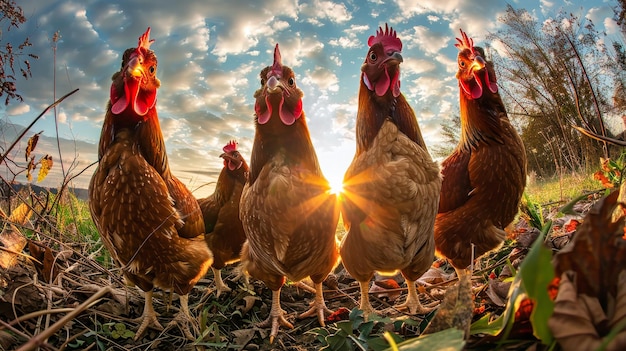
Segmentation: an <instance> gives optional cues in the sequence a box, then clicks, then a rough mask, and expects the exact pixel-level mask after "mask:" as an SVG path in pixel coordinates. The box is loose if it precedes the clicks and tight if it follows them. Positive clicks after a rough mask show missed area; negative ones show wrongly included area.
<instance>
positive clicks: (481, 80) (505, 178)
mask: <svg viewBox="0 0 626 351" xmlns="http://www.w3.org/2000/svg"><path fill="white" fill-rule="evenodd" d="M461 37H462V38H461V39H458V38H457V41H458V43H457V44H456V47H457V48H458V49H459V50H460V52H459V54H458V72H457V74H456V77H457V79H458V81H459V88H460V89H459V90H460V101H459V102H460V107H461V113H460V115H461V137H460V141H459V144H458V145H457V147H456V149H455V150H454V152H453V153H452V154H451V155H450V156H448V158H446V159H445V160H444V161H443V164H442V173H443V186H442V188H441V200H440V202H439V213H438V214H437V220H436V221H435V243H436V249H437V253H438V254H440V255H442V256H444V257H447V258H448V260H449V261H450V262H451V263H452V265H453V266H454V267H455V268H456V269H457V272H458V273H459V274H467V273H468V272H467V271H466V270H465V269H466V268H467V267H468V266H469V265H470V263H471V258H472V257H473V256H472V248H471V247H472V245H471V244H473V245H474V247H475V253H474V255H475V257H478V256H480V255H482V254H484V253H485V252H487V251H489V250H492V249H494V248H496V247H497V246H498V245H500V244H501V243H502V241H503V240H504V238H505V232H504V228H505V227H506V226H508V225H509V224H510V223H511V222H512V221H513V219H514V217H515V215H516V214H517V212H518V207H519V202H520V199H521V196H522V192H523V191H524V187H525V185H526V152H525V151H524V145H523V144H522V140H521V139H520V137H519V135H518V134H517V132H516V131H515V129H514V128H513V126H512V125H511V123H510V122H509V119H508V117H507V113H506V109H505V108H504V104H503V103H502V99H501V98H500V94H499V93H498V86H497V83H496V75H495V71H494V68H493V64H492V63H491V62H487V61H485V58H484V53H483V51H482V49H481V48H479V47H474V44H473V40H472V39H470V38H468V37H467V34H465V33H464V32H463V31H461Z"/></svg>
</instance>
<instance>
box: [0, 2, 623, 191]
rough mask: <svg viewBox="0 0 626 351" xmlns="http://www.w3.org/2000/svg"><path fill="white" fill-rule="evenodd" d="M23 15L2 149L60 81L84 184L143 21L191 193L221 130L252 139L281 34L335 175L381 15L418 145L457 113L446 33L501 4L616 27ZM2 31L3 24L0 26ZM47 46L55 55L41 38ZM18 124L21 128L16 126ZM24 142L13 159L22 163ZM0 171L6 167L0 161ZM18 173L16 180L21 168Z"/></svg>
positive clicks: (290, 15)
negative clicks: (510, 18) (22, 47)
mask: <svg viewBox="0 0 626 351" xmlns="http://www.w3.org/2000/svg"><path fill="white" fill-rule="evenodd" d="M18 3H19V4H20V5H21V6H22V7H23V10H24V14H25V16H26V17H27V22H26V23H24V24H22V25H21V26H20V28H19V30H15V29H13V30H11V31H9V32H7V31H4V33H3V34H2V36H1V37H0V38H1V40H2V45H3V46H4V43H5V41H9V42H11V41H12V42H15V43H18V40H19V39H23V38H24V37H25V36H28V37H30V41H31V43H32V44H33V46H32V48H31V50H30V51H29V52H31V53H34V54H36V55H38V56H39V59H38V60H31V65H32V78H31V79H29V80H27V81H22V80H20V81H19V82H18V88H19V89H20V93H21V94H22V95H23V97H24V102H23V103H17V102H12V103H11V104H10V105H9V106H8V107H4V106H2V107H0V123H1V124H0V145H1V146H2V149H3V150H4V149H6V145H7V144H8V143H10V142H11V141H12V140H13V139H14V137H15V133H16V131H19V130H20V129H21V127H23V126H26V125H28V124H29V123H30V122H31V121H33V119H34V118H35V117H36V116H37V115H38V114H39V113H40V112H41V111H42V110H43V109H44V108H45V107H46V106H47V105H49V104H50V103H51V102H52V101H54V84H55V76H56V97H57V98H58V97H60V96H62V95H64V94H65V93H68V92H70V91H71V90H73V89H76V88H79V89H80V90H79V92H78V93H76V94H74V95H72V96H71V97H69V98H68V99H67V100H66V101H65V102H63V103H62V104H61V105H60V107H59V108H58V109H57V117H56V119H57V122H58V124H57V125H58V135H59V138H60V144H61V154H62V157H63V165H64V167H63V168H64V170H65V173H68V174H70V175H76V174H79V173H80V172H82V171H83V170H84V172H83V173H82V174H81V175H80V176H78V177H77V178H75V180H74V185H75V186H77V187H85V188H86V187H87V185H88V182H89V179H90V177H91V175H92V174H93V171H94V167H91V168H89V169H87V170H85V167H87V166H88V165H89V164H91V163H93V162H94V161H96V159H97V146H96V144H97V142H98V139H99V136H100V129H101V125H102V121H103V117H104V113H105V107H106V104H107V100H108V98H109V87H110V84H111V75H112V74H113V73H114V72H116V71H118V70H119V67H120V61H121V55H122V53H123V52H124V50H125V49H126V48H129V47H134V46H136V44H137V38H138V37H139V36H140V35H141V34H142V33H143V32H144V31H145V30H146V28H147V27H148V26H149V27H151V28H152V32H151V36H152V38H154V39H155V40H156V41H155V43H154V44H153V45H152V46H151V48H152V49H153V50H154V51H155V52H156V54H157V57H158V60H159V67H158V72H157V76H158V77H159V78H160V80H161V83H162V85H161V88H160V89H159V91H158V102H157V108H158V111H159V116H160V119H161V126H162V128H163V134H164V136H165V139H166V145H167V151H168V154H169V160H170V165H171V167H172V169H173V171H174V173H175V174H176V175H177V176H178V177H179V178H180V179H181V180H182V181H183V182H184V183H185V184H187V185H188V186H189V187H190V188H191V189H195V194H196V195H197V196H205V195H207V194H209V193H211V192H212V191H213V188H214V183H212V182H214V181H215V179H216V176H217V174H218V173H219V171H220V170H221V167H222V160H221V159H219V158H218V155H219V154H220V153H221V152H222V151H221V149H222V146H223V145H224V144H225V143H226V142H227V141H228V140H230V139H236V140H237V141H238V142H239V148H240V150H241V152H242V154H243V155H244V156H245V157H246V158H247V159H249V156H250V152H251V149H252V139H253V136H254V126H253V114H254V110H253V107H254V101H253V97H252V95H253V92H254V91H255V90H256V89H257V88H258V87H259V86H260V81H259V72H260V71H261V70H262V69H263V68H264V67H265V66H267V65H270V64H271V63H272V52H273V48H274V45H275V44H276V43H279V44H280V47H281V53H282V57H283V63H284V64H285V65H288V66H291V67H292V68H293V69H294V71H295V73H296V76H297V78H296V79H297V84H298V85H299V87H300V88H301V89H302V90H303V91H304V100H303V103H304V111H305V113H306V115H307V118H308V123H309V128H310V132H311V137H312V139H313V143H314V146H315V147H316V150H317V153H318V157H319V158H320V162H321V164H322V167H323V170H324V173H325V175H326V176H327V178H329V180H331V181H336V180H340V179H341V178H342V177H343V172H344V171H345V169H346V168H347V166H348V164H349V163H350V161H351V159H352V156H353V154H354V149H355V146H354V145H355V141H354V124H355V114H356V98H357V91H358V84H359V76H360V66H361V63H362V62H363V60H364V57H365V54H366V52H367V48H368V47H367V39H368V37H369V36H370V35H373V34H374V33H375V31H376V29H377V28H378V26H380V25H382V26H384V24H385V22H388V23H389V24H390V25H391V26H393V27H394V29H396V30H397V32H398V35H399V37H400V38H401V39H402V42H403V45H404V46H403V52H402V54H403V57H404V63H403V64H402V66H401V68H402V76H401V80H402V92H403V93H404V94H405V96H406V97H407V100H408V101H409V103H410V104H411V105H412V107H413V108H414V110H415V111H416V114H417V116H418V122H419V124H420V126H421V128H422V133H423V135H424V138H425V140H426V142H427V144H428V145H429V146H431V147H432V146H433V145H436V144H437V143H439V142H440V141H441V138H440V136H439V133H440V124H441V122H442V120H444V119H447V118H452V117H454V116H456V115H458V112H457V111H458V103H457V99H458V86H457V81H456V79H455V78H454V74H455V72H456V53H457V50H456V49H455V48H454V46H453V44H454V42H455V41H454V38H455V36H457V35H458V30H459V28H463V30H465V31H466V32H467V33H468V34H469V35H470V36H472V37H474V39H475V43H477V44H479V45H480V44H484V40H485V37H486V35H487V34H488V33H489V32H493V31H495V30H497V27H498V25H499V24H498V21H497V19H498V17H499V16H500V15H501V14H502V13H503V12H504V10H505V9H506V5H507V3H510V4H511V5H512V6H513V7H515V8H526V9H527V10H529V11H530V12H531V13H532V14H533V15H534V16H536V17H537V18H538V19H539V20H541V19H543V18H545V16H546V15H548V16H552V15H553V14H555V13H556V12H558V10H559V9H560V8H561V7H563V6H565V8H566V9H568V10H571V11H573V12H574V13H576V14H579V15H581V16H587V17H589V18H591V19H592V20H593V21H594V23H596V25H597V26H598V28H599V29H606V30H607V32H608V33H609V34H611V33H615V31H616V28H615V24H614V23H613V22H612V20H611V19H610V18H611V17H612V15H613V12H612V10H611V6H614V5H615V3H616V2H615V1H613V0H612V1H606V0H605V1H603V0H593V1H589V0H586V1H583V0H577V1H566V2H557V1H548V0H524V1H521V0H511V1H508V2H507V1H501V0H465V1H462V0H392V1H385V2H384V3H383V1H382V0H352V1H347V2H340V1H335V0H313V1H298V0H262V1H255V2H250V1H247V0H228V1H216V0H209V1H207V0H189V1H171V0H169V1H148V0H144V1H119V3H116V1H110V0H63V1H53V0H38V1H18ZM3 30H4V28H3ZM55 32H58V33H59V34H60V40H59V41H58V42H57V43H56V63H55V60H54V50H53V45H52V44H53V43H52V38H53V35H54V33H55ZM31 131H32V132H33V133H36V132H39V131H43V134H42V139H41V140H40V144H39V145H38V147H37V150H36V152H35V153H36V154H37V155H38V157H37V159H39V157H40V156H42V155H44V154H46V153H49V154H51V155H52V156H53V159H54V161H55V165H54V168H53V170H52V171H51V173H50V176H49V177H48V179H46V180H45V181H44V182H42V183H41V185H44V186H50V187H55V186H58V185H59V184H60V177H61V174H62V171H61V167H60V163H59V151H58V149H57V146H56V145H57V140H56V135H57V134H56V133H57V132H56V128H55V116H54V113H52V112H51V113H48V114H46V115H45V117H44V118H42V119H41V120H39V121H38V122H37V123H36V124H35V126H34V127H33V128H32V130H31ZM28 135H32V133H29V134H28ZM23 150H24V144H22V145H21V147H20V149H19V151H18V153H17V154H16V156H15V157H14V159H15V161H19V162H22V161H23V160H24V157H23V152H24V151H23ZM2 172H3V173H2V176H4V177H8V178H9V179H10V178H11V177H10V175H9V174H8V173H7V172H6V169H4V170H2ZM18 180H19V181H24V180H25V177H24V176H23V175H20V176H19V177H18Z"/></svg>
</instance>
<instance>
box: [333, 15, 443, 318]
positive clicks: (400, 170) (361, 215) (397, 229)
mask: <svg viewBox="0 0 626 351" xmlns="http://www.w3.org/2000/svg"><path fill="white" fill-rule="evenodd" d="M368 46H369V47H370V48H369V50H368V52H367V56H366V57H365V62H364V63H363V65H362V66H361V84H360V88H359V103H358V110H357V119H356V141H357V146H356V154H355V156H354V159H353V160H352V164H351V165H350V167H348V170H347V171H346V174H345V176H344V193H343V199H344V201H343V202H342V215H343V220H344V225H345V226H346V229H347V230H348V233H347V234H346V236H345V237H344V239H343V242H342V244H341V259H342V262H343V265H344V266H345V268H346V269H347V270H348V272H349V273H350V274H351V275H352V276H353V277H354V278H356V279H357V280H358V281H359V284H360V286H361V303H360V307H359V308H360V309H361V310H363V313H364V314H365V315H366V316H367V315H369V314H370V313H373V312H375V311H374V309H373V308H372V306H371V304H370V302H369V297H368V288H369V281H370V279H371V278H372V277H373V275H374V272H375V271H378V272H381V273H388V272H394V271H397V270H400V272H402V275H403V276H404V278H405V279H406V281H407V286H408V296H407V300H406V302H405V303H403V304H402V305H400V306H398V307H397V308H400V309H406V308H408V309H409V311H410V312H411V313H425V312H427V311H429V310H430V309H429V308H428V307H430V306H428V307H425V306H422V305H421V303H420V301H419V298H418V295H417V290H416V287H415V281H416V280H417V279H418V278H419V277H420V276H421V275H422V274H424V272H426V271H427V270H428V268H429V267H430V266H431V264H432V263H433V259H434V252H435V243H434V238H433V225H434V221H435V215H436V214H437V206H438V204H439V192H440V189H441V177H440V172H439V166H438V165H437V163H435V162H433V160H432V159H431V157H430V154H429V153H428V151H427V149H426V145H425V144H424V140H423V139H422V135H421V131H420V129H419V125H418V123H417V119H416V117H415V113H414V112H413V109H412V108H411V107H410V106H409V104H408V103H407V101H406V99H405V98H404V95H402V93H400V78H399V77H400V63H401V62H402V55H401V50H402V42H401V41H400V39H399V38H398V37H397V35H396V32H395V30H393V29H392V28H388V27H387V25H385V30H383V29H382V27H381V28H379V30H378V31H377V32H376V36H371V37H370V38H369V40H368Z"/></svg>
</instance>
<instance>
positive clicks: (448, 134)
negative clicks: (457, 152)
mask: <svg viewBox="0 0 626 351" xmlns="http://www.w3.org/2000/svg"><path fill="white" fill-rule="evenodd" d="M441 135H442V136H443V138H444V140H443V143H441V144H438V145H435V146H434V147H433V148H432V151H431V152H432V154H433V156H434V157H442V158H445V157H448V156H449V155H450V154H451V153H452V151H454V148H455V147H456V145H457V144H458V143H459V139H460V136H461V118H460V117H459V116H456V117H454V118H452V119H447V118H446V119H444V120H443V122H441Z"/></svg>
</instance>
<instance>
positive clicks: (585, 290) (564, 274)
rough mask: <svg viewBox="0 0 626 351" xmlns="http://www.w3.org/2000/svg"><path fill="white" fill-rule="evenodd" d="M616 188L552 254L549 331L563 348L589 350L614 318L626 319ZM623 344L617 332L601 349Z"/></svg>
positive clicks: (624, 253) (625, 243) (624, 247)
mask: <svg viewBox="0 0 626 351" xmlns="http://www.w3.org/2000/svg"><path fill="white" fill-rule="evenodd" d="M618 194H619V193H618V192H617V191H614V192H613V193H611V194H610V195H608V196H607V197H606V198H603V199H601V200H600V201H598V203H597V204H596V205H595V206H594V207H593V208H592V209H591V210H590V211H589V213H588V214H587V216H586V217H585V219H584V221H583V223H582V224H581V225H580V226H579V227H578V229H577V230H576V233H575V234H574V237H573V238H572V240H571V242H570V243H569V244H568V245H567V246H566V247H565V248H564V249H563V250H561V251H560V252H559V253H557V254H556V255H555V257H554V260H553V263H554V268H555V273H556V276H557V277H558V276H560V277H561V282H560V284H559V289H558V293H557V297H556V300H555V306H554V313H553V315H552V317H550V320H549V322H548V325H549V327H550V330H551V331H552V333H553V335H554V337H555V338H556V339H557V341H558V342H559V344H560V345H561V346H562V347H563V349H565V350H569V349H577V350H593V349H597V347H598V346H600V345H601V344H602V342H603V341H602V339H603V338H605V337H606V336H607V335H608V333H609V332H610V331H611V328H612V327H613V326H615V325H616V324H617V323H620V322H621V323H623V322H624V319H626V261H624V260H623V259H620V258H622V257H626V240H625V239H624V216H623V215H621V216H619V217H618V218H617V220H615V221H614V220H613V218H612V217H613V213H614V212H615V210H616V208H617V207H618V206H620V205H619V204H618V202H617V198H618ZM625 348H626V331H623V330H622V331H621V333H620V334H618V336H617V337H615V338H614V339H613V340H612V341H611V342H610V343H609V344H608V346H607V348H606V349H605V350H622V349H625Z"/></svg>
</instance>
